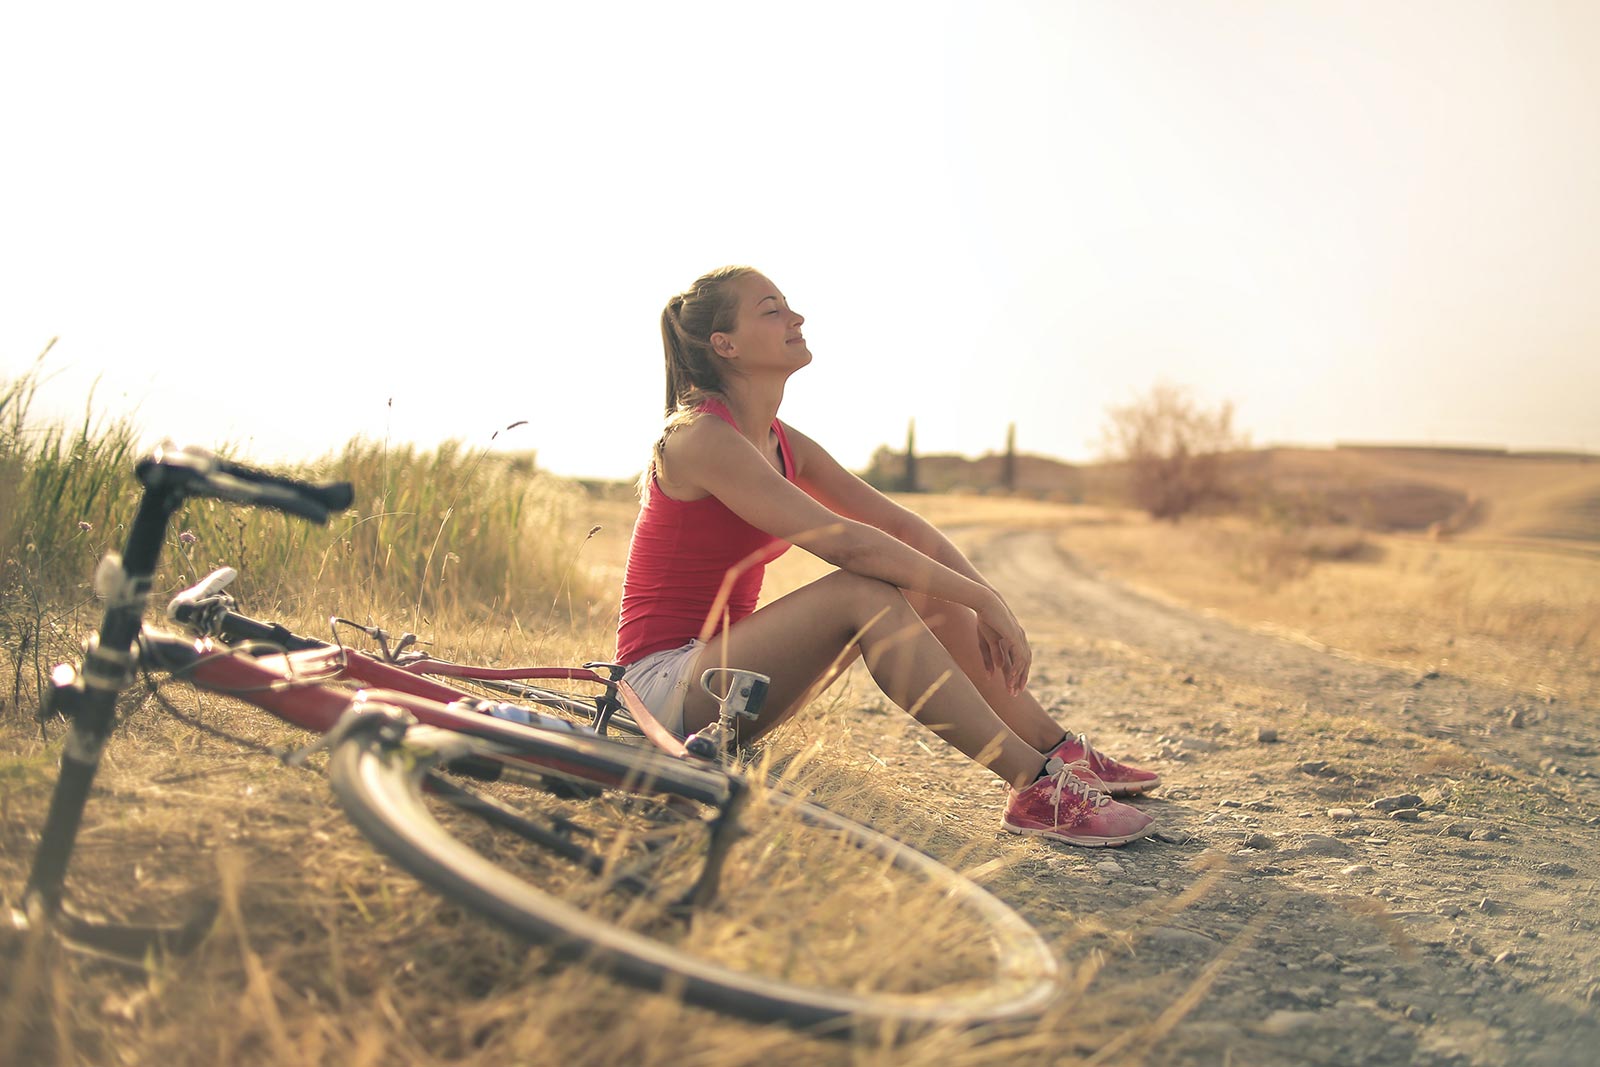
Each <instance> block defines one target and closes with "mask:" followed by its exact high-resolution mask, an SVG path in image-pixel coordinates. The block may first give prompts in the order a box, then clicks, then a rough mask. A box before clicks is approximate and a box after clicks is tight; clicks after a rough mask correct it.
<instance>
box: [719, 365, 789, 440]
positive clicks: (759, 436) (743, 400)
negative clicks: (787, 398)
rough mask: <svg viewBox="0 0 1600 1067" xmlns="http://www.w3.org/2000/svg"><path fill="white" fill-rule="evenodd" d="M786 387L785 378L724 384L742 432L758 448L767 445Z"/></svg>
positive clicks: (730, 405)
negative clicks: (764, 381)
mask: <svg viewBox="0 0 1600 1067" xmlns="http://www.w3.org/2000/svg"><path fill="white" fill-rule="evenodd" d="M783 386H784V383H783V382H781V381H780V382H777V383H775V384H773V383H757V382H751V381H749V380H748V379H745V380H741V381H734V382H728V383H726V384H724V385H723V388H722V400H723V403H725V404H726V405H727V407H728V411H729V412H730V413H731V414H732V415H733V421H734V422H736V423H738V424H739V432H740V433H742V434H743V435H744V436H745V437H747V438H749V439H750V442H751V443H752V444H754V445H755V446H756V447H758V448H760V447H763V446H765V444H766V441H767V434H768V433H769V432H771V427H772V420H773V419H776V418H777V417H778V408H779V406H780V405H781V404H782V403H783Z"/></svg>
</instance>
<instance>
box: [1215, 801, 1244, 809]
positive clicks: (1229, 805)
mask: <svg viewBox="0 0 1600 1067" xmlns="http://www.w3.org/2000/svg"><path fill="white" fill-rule="evenodd" d="M1217 806H1218V807H1221V808H1242V807H1244V805H1243V804H1242V803H1240V802H1239V801H1237V800H1231V799H1230V800H1224V801H1223V802H1222V803H1221V804H1219V805H1217Z"/></svg>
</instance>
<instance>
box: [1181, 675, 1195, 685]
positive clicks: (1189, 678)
mask: <svg viewBox="0 0 1600 1067" xmlns="http://www.w3.org/2000/svg"><path fill="white" fill-rule="evenodd" d="M1183 684H1184V685H1194V684H1195V681H1194V675H1192V674H1186V675H1184V676H1183Z"/></svg>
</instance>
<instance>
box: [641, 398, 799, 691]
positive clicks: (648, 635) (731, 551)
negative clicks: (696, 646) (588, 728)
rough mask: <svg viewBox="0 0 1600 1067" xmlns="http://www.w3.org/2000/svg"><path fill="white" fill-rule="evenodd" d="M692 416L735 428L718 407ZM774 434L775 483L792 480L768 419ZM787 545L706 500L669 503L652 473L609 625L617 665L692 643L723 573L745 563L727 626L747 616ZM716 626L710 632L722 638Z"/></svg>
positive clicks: (704, 407)
mask: <svg viewBox="0 0 1600 1067" xmlns="http://www.w3.org/2000/svg"><path fill="white" fill-rule="evenodd" d="M698 410H700V411H703V412H706V413H708V414H712V415H715V416H717V417H718V418H720V419H722V420H723V421H724V422H726V423H728V424H729V425H730V426H734V427H735V428H737V425H738V424H737V423H735V422H734V421H733V414H732V413H731V412H730V411H728V408H727V406H726V405H724V404H723V403H722V402H721V401H720V400H707V401H706V402H705V403H703V404H701V405H700V407H699V409H698ZM772 429H773V432H774V433H776V434H777V435H778V452H779V455H780V457H781V458H782V460H783V476H784V477H785V478H787V479H789V480H790V481H791V482H792V481H794V453H792V452H791V451H790V450H789V435H788V434H787V433H785V432H784V429H783V424H782V423H780V422H779V421H778V420H776V419H774V420H772ZM788 548H789V542H787V541H782V540H779V539H778V538H776V537H773V536H771V535H770V534H767V533H766V532H765V531H762V530H759V529H757V528H756V527H754V526H751V525H750V524H749V523H748V522H745V521H744V520H743V519H741V518H739V516H737V515H735V514H734V513H733V512H732V511H730V510H728V507H727V505H725V504H723V502H722V501H720V500H718V499H717V498H716V497H714V496H707V497H702V498H701V499H699V500H674V499H672V498H671V497H669V496H668V495H667V494H666V493H663V492H662V491H661V486H660V485H658V484H657V483H656V476H655V471H654V470H653V469H652V470H651V472H650V478H649V480H648V482H647V484H646V486H645V491H644V499H643V500H642V501H641V502H640V506H639V518H638V521H637V522H635V523H634V527H633V539H632V540H631V541H630V542H629V544H628V567H627V571H626V573H625V574H624V575H623V578H622V613H621V618H620V621H619V623H618V625H617V662H619V663H624V664H631V663H635V662H637V661H638V660H640V659H642V658H643V657H645V656H648V655H650V653H652V652H660V651H662V650H663V649H668V648H677V647H679V646H681V645H684V644H687V643H688V642H689V641H690V640H691V639H692V638H695V637H699V636H700V630H701V628H702V627H703V626H704V625H705V621H706V616H707V615H709V614H710V613H711V609H712V606H713V605H714V603H715V601H716V598H717V591H718V590H719V589H721V588H722V581H723V578H724V576H726V575H727V573H728V571H729V570H731V569H732V568H734V567H735V566H737V565H738V564H739V563H741V562H743V561H744V560H746V559H750V558H752V557H753V560H754V561H753V562H752V563H751V564H750V565H749V566H748V567H747V568H746V569H745V570H744V571H742V572H740V574H739V575H738V577H737V578H735V579H734V585H733V590H732V593H731V595H730V597H729V598H728V609H727V621H728V622H729V624H732V623H736V622H738V621H739V620H740V619H743V618H744V617H745V616H747V615H749V614H750V613H751V612H752V611H754V610H755V607H756V599H757V597H759V596H760V595H761V579H762V577H763V576H764V575H765V574H766V565H767V564H768V563H771V562H772V561H773V560H775V559H777V558H778V557H779V556H781V555H783V554H784V552H786V551H787V550H788ZM722 623H723V620H722V619H720V618H719V619H717V620H716V626H715V628H714V630H713V633H720V632H721V631H722Z"/></svg>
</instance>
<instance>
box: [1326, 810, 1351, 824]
mask: <svg viewBox="0 0 1600 1067" xmlns="http://www.w3.org/2000/svg"><path fill="white" fill-rule="evenodd" d="M1328 818H1330V819H1332V820H1333V821H1334V822H1355V820H1356V813H1355V809H1353V808H1329V809H1328Z"/></svg>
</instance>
